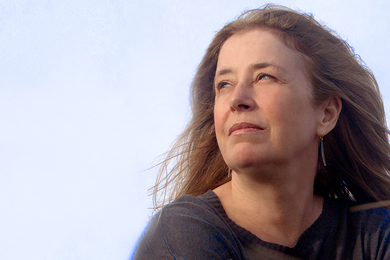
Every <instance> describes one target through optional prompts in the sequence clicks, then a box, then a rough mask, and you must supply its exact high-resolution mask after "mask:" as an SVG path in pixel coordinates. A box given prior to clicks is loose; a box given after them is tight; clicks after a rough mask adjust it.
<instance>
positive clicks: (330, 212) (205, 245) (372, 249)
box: [134, 191, 390, 260]
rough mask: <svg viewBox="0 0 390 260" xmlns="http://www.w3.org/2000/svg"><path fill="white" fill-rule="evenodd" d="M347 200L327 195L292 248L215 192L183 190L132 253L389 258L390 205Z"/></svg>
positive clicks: (191, 259) (177, 256)
mask: <svg viewBox="0 0 390 260" xmlns="http://www.w3.org/2000/svg"><path fill="white" fill-rule="evenodd" d="M349 206H354V205H348V203H347V202H344V201H340V200H333V199H325V200H324V208H323V211H322V213H321V215H320V217H319V218H318V219H317V220H316V221H315V222H314V223H313V225H312V226H311V227H310V228H309V229H308V230H306V231H305V232H304V233H303V234H302V236H301V237H300V238H299V240H298V242H297V243H296V245H295V246H294V247H292V248H289V247H285V246H282V245H277V244H273V243H268V242H265V241H262V240H261V239H259V238H258V237H256V236H255V235H253V234H252V233H251V232H249V231H248V230H246V229H244V228H242V227H240V226H238V225H236V224H235V223H234V222H233V221H232V220H231V219H229V218H228V217H227V215H226V213H225V211H224V209H223V207H222V204H221V202H220V201H219V199H218V197H217V195H216V194H215V193H214V192H212V191H208V192H206V193H205V194H203V195H201V196H198V197H193V196H190V195H185V196H183V197H181V198H179V199H178V200H176V201H174V202H172V203H170V204H169V205H167V206H166V207H164V208H163V210H161V211H160V212H159V213H158V214H156V215H155V217H154V218H153V219H152V220H151V221H150V224H149V226H148V227H147V229H146V230H145V233H144V235H143V236H142V238H141V240H140V241H139V243H138V247H137V249H136V251H135V255H134V259H135V260H144V259H156V260H157V259H158V260H161V259H176V260H179V259H180V260H181V259H189V260H195V259H221V260H222V259H223V260H225V259H249V260H253V259H324V260H325V259H326V260H329V259H386V260H387V259H390V250H389V244H390V210H388V209H385V208H376V209H370V210H365V211H358V212H349V211H348V207H349Z"/></svg>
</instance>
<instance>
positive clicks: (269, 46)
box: [216, 29, 304, 76]
mask: <svg viewBox="0 0 390 260" xmlns="http://www.w3.org/2000/svg"><path fill="white" fill-rule="evenodd" d="M248 64H252V65H255V64H271V65H274V67H275V68H277V69H279V70H280V71H285V72H290V73H294V71H296V70H302V71H303V70H304V62H303V58H302V54H301V53H299V52H298V51H296V50H293V49H292V48H291V47H289V46H287V45H285V44H284V43H283V42H282V41H281V40H280V39H279V37H277V36H276V34H275V33H272V32H271V31H270V30H266V29H252V30H249V31H244V32H239V33H236V34H234V35H233V36H231V37H230V38H229V39H227V40H226V41H225V43H224V44H223V45H222V47H221V50H220V52H219V56H218V62H217V71H216V76H217V75H218V74H220V73H221V72H225V71H226V70H234V69H238V68H244V67H245V66H247V65H248Z"/></svg>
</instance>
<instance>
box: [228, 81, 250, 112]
mask: <svg viewBox="0 0 390 260" xmlns="http://www.w3.org/2000/svg"><path fill="white" fill-rule="evenodd" d="M253 94H254V93H253V89H252V86H251V85H246V84H244V83H242V84H241V83H240V84H237V85H236V86H235V87H234V91H233V92H232V94H231V96H230V98H229V106H230V110H231V111H250V110H252V109H253V108H254V107H255V100H254V99H253Z"/></svg>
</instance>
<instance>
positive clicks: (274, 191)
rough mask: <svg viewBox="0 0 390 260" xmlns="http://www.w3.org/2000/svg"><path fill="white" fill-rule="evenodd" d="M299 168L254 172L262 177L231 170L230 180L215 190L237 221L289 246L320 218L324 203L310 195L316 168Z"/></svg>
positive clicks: (255, 232) (257, 234)
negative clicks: (310, 169)
mask: <svg viewBox="0 0 390 260" xmlns="http://www.w3.org/2000/svg"><path fill="white" fill-rule="evenodd" d="M290 169H291V168H290ZM301 170H303V169H300V170H299V171H298V170H296V171H294V170H292V171H291V170H290V171H279V172H278V171H277V170H276V169H274V170H273V171H272V173H269V174H263V173H262V172H261V173H258V175H257V176H262V178H260V179H261V180H259V178H255V179H254V178H253V175H252V174H245V172H233V174H232V181H231V182H229V183H227V184H225V185H223V186H221V187H219V188H217V189H216V190H215V193H216V194H217V195H218V196H219V197H220V200H221V202H222V205H223V207H224V209H225V211H226V213H227V215H228V216H229V218H231V219H232V220H233V221H235V222H236V224H238V225H239V226H242V227H243V228H245V229H247V230H249V231H251V232H252V233H253V234H255V235H256V236H258V237H259V238H260V239H262V240H264V241H267V242H272V243H277V244H281V245H285V246H290V247H291V246H293V245H294V244H295V243H296V241H297V240H298V238H299V237H300V236H301V235H302V233H303V232H304V231H305V230H306V229H307V228H309V227H310V226H311V225H312V224H313V223H314V221H315V220H316V219H317V218H318V217H319V215H320V214H321V212H322V205H323V200H322V198H320V197H318V196H315V195H314V194H313V185H314V175H315V168H314V169H313V170H312V171H307V170H308V169H305V170H306V171H303V172H302V171H301ZM305 173H306V174H305ZM251 176H252V177H251Z"/></svg>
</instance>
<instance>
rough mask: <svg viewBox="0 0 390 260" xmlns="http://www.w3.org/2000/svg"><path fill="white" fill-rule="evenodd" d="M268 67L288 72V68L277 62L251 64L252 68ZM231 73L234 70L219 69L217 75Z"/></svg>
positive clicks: (284, 72)
mask: <svg viewBox="0 0 390 260" xmlns="http://www.w3.org/2000/svg"><path fill="white" fill-rule="evenodd" d="M266 67H275V68H276V69H277V70H278V71H279V72H281V73H283V74H287V73H286V70H285V69H283V68H281V67H279V66H277V65H275V64H272V63H268V62H260V63H255V64H253V65H251V68H252V69H263V68H266ZM229 73H232V70H231V69H221V70H219V71H217V73H216V75H215V76H216V77H217V76H222V75H226V74H229Z"/></svg>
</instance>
